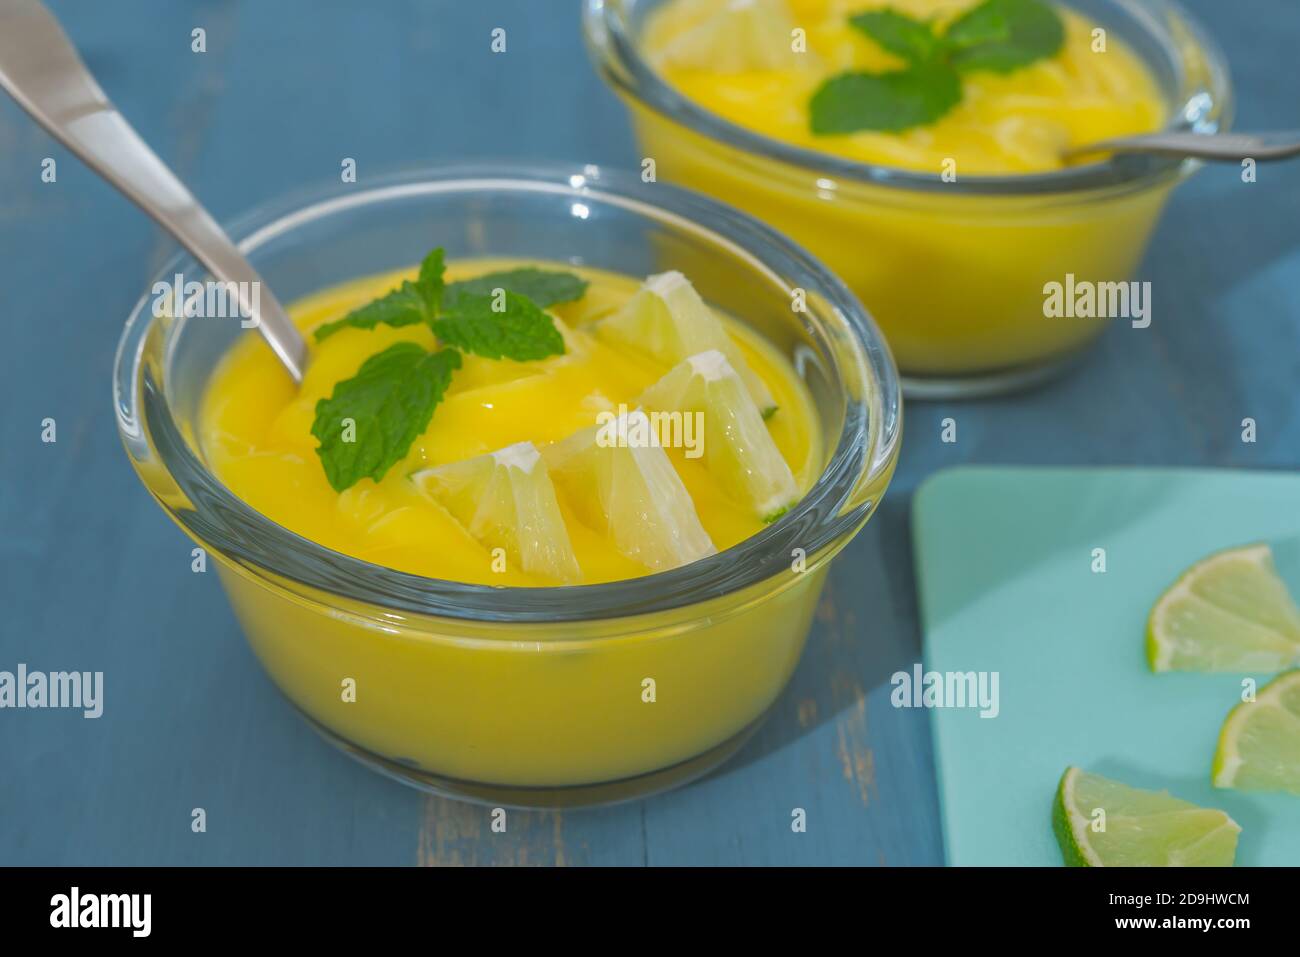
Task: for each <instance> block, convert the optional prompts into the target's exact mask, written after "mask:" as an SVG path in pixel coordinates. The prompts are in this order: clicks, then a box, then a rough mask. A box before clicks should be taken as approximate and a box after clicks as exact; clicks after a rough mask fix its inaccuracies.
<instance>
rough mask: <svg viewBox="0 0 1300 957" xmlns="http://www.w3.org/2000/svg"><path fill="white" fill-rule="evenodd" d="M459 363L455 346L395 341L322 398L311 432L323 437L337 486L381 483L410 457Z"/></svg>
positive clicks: (329, 473) (323, 456) (324, 456)
mask: <svg viewBox="0 0 1300 957" xmlns="http://www.w3.org/2000/svg"><path fill="white" fill-rule="evenodd" d="M459 368H460V353H459V352H457V351H456V350H455V349H442V350H440V351H438V352H430V351H428V350H427V349H425V348H424V347H423V346H420V345H418V344H416V343H414V342H396V343H394V344H393V345H391V346H389V347H388V348H387V349H385V350H384V351H383V352H379V353H376V354H375V355H373V356H371V357H370V358H369V359H367V360H366V361H365V362H364V363H362V364H361V369H360V370H359V371H358V372H357V374H356V375H355V376H353V377H352V378H351V379H345V380H344V381H342V382H340V383H338V385H336V386H334V392H333V394H332V395H331V396H330V397H329V398H328V399H321V400H320V401H319V402H317V403H316V421H315V422H313V423H312V427H311V434H312V435H314V436H316V438H318V439H320V447H319V448H317V449H316V454H317V455H319V456H320V460H321V464H322V465H323V466H324V467H325V477H326V478H328V479H329V483H330V485H332V486H333V487H334V490H335V491H336V492H342V491H343V490H345V489H348V488H351V487H352V486H353V485H355V484H356V483H357V482H359V481H360V480H361V479H363V478H366V477H369V478H372V479H374V480H375V481H376V482H377V481H379V480H380V479H381V478H383V477H384V473H385V472H387V471H388V470H389V468H391V467H392V465H393V464H394V463H396V462H399V461H401V460H402V459H403V458H405V456H406V453H407V452H409V451H410V449H411V443H412V442H414V441H415V439H416V437H417V436H418V435H420V433H422V432H423V431H424V430H425V429H426V428H428V426H429V419H430V418H432V417H433V410H434V408H436V407H437V405H438V403H439V402H441V401H442V397H443V394H444V393H445V392H446V391H447V386H448V385H450V384H451V374H452V372H454V371H455V370H456V369H459Z"/></svg>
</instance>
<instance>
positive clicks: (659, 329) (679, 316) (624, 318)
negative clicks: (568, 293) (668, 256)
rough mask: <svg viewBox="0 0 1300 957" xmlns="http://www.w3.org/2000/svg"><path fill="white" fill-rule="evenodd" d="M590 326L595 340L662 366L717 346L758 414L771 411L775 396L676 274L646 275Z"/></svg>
mask: <svg viewBox="0 0 1300 957" xmlns="http://www.w3.org/2000/svg"><path fill="white" fill-rule="evenodd" d="M595 328H596V335H597V336H598V337H599V338H601V339H604V340H605V341H607V342H611V343H614V344H616V345H620V346H622V347H624V348H626V349H630V350H633V351H635V352H644V353H648V354H649V355H650V356H651V357H652V358H654V359H656V360H658V361H659V362H662V363H663V364H664V365H676V364H677V363H679V362H681V361H683V360H684V359H686V358H688V357H690V356H693V355H697V354H698V353H701V352H707V351H708V350H710V349H717V350H718V351H720V352H721V353H722V354H723V355H725V356H726V357H727V361H728V362H730V363H731V367H732V368H733V369H735V370H736V372H737V373H739V374H740V377H741V379H743V380H744V382H745V386H746V388H748V389H749V394H750V396H751V397H752V398H753V400H754V404H755V405H757V406H758V408H759V411H760V412H762V414H763V418H765V419H766V418H768V417H769V416H771V415H772V413H774V412H775V411H776V399H774V398H773V397H772V393H771V391H770V390H769V389H768V387H767V384H766V383H764V382H763V380H762V379H761V378H759V377H758V375H756V374H755V373H754V371H753V370H752V369H750V368H749V365H748V364H747V363H746V362H745V359H744V357H743V356H742V355H741V354H740V349H738V348H737V347H736V344H735V343H734V342H732V341H731V337H730V336H728V335H727V330H726V329H724V328H723V326H722V322H721V320H719V319H718V317H717V316H715V315H714V314H713V310H712V309H710V308H709V307H708V306H707V305H706V304H705V302H704V300H703V299H701V298H700V294H699V293H698V292H696V291H695V287H694V286H692V285H691V284H690V281H689V280H687V278H686V277H685V276H683V275H682V274H681V273H679V272H665V273H660V274H659V275H657V276H651V277H650V278H649V279H647V280H646V281H645V284H644V285H642V287H641V288H640V289H638V290H637V291H636V292H635V293H634V294H633V295H632V298H631V299H629V300H628V301H627V302H626V303H624V304H623V307H622V308H621V309H619V310H618V312H616V313H614V314H613V315H612V316H608V317H607V318H605V319H602V320H600V321H599V322H598V323H596V327H595Z"/></svg>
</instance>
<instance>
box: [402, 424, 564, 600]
mask: <svg viewBox="0 0 1300 957" xmlns="http://www.w3.org/2000/svg"><path fill="white" fill-rule="evenodd" d="M411 481H412V482H414V483H415V486H416V487H417V488H418V489H419V490H420V491H421V492H423V493H424V494H425V495H427V496H428V497H429V498H431V499H433V500H434V501H436V502H437V503H438V504H440V505H441V506H443V508H445V509H447V511H448V512H450V513H451V514H452V516H453V517H454V518H455V519H456V520H457V521H458V522H460V523H461V525H463V526H464V527H465V530H466V531H468V532H469V533H470V534H471V535H472V536H474V538H475V539H477V540H478V541H479V542H480V543H481V544H483V545H484V546H486V547H487V548H501V549H504V551H505V554H506V558H507V560H508V561H511V562H514V563H515V564H516V566H517V567H519V568H522V569H523V570H524V571H525V572H527V573H528V574H530V575H539V576H541V577H543V578H548V579H551V580H553V581H558V582H563V583H572V582H577V581H579V580H580V579H581V578H582V572H581V571H580V570H579V568H578V559H577V557H576V556H575V555H574V554H573V546H572V545H571V544H569V531H568V529H567V528H566V527H565V525H564V518H563V517H562V516H561V515H560V505H559V502H558V501H557V500H556V498H555V487H554V486H553V485H552V484H551V477H550V474H549V473H548V472H547V469H546V463H545V461H544V460H543V459H542V456H541V454H540V453H539V452H538V451H537V447H536V446H534V445H533V444H532V443H531V442H520V443H518V444H516V445H509V446H506V447H505V448H504V449H499V450H498V451H496V452H489V453H488V454H487V455H479V456H475V457H474V458H472V459H465V460H463V461H460V462H451V463H449V464H447V465H438V466H435V467H434V468H429V469H422V470H421V471H419V472H415V473H413V474H412V475H411Z"/></svg>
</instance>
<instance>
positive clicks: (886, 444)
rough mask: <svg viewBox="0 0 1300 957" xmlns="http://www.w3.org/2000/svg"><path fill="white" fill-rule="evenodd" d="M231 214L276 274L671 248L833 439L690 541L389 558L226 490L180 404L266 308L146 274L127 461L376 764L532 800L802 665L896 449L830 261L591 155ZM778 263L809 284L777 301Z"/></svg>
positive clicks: (287, 675)
mask: <svg viewBox="0 0 1300 957" xmlns="http://www.w3.org/2000/svg"><path fill="white" fill-rule="evenodd" d="M230 232H231V236H232V238H233V239H234V240H235V242H236V243H237V244H238V245H239V247H240V249H241V250H242V251H243V252H244V254H245V255H246V256H248V257H249V259H250V260H251V262H252V264H253V266H254V267H255V268H256V269H257V270H258V272H259V273H260V274H261V275H262V277H263V278H264V279H265V281H266V282H267V283H268V284H269V285H270V287H271V288H273V289H274V290H275V292H276V293H277V295H278V296H279V297H280V298H281V299H282V300H284V301H290V302H291V301H293V300H295V299H297V298H299V297H301V296H303V295H305V294H308V293H312V292H315V291H318V290H320V289H322V288H325V287H327V286H331V285H334V284H337V283H340V282H343V281H346V280H348V279H352V278H357V277H360V276H365V275H370V274H374V273H380V272H385V271H390V270H394V269H400V268H403V267H407V266H409V265H411V263H412V260H413V258H415V257H416V256H418V255H419V251H423V250H425V249H427V248H429V247H431V246H434V245H441V246H444V247H445V248H446V250H447V255H448V257H449V258H452V259H457V258H475V259H478V258H502V257H507V258H520V259H549V260H565V261H568V262H571V263H573V264H581V265H587V266H593V267H597V268H600V269H605V270H611V271H614V272H620V273H625V274H629V275H632V276H635V277H643V276H645V275H646V274H649V273H652V272H659V271H663V270H668V269H681V270H682V271H683V272H685V273H686V274H688V275H689V276H690V277H691V278H692V280H693V281H694V282H695V284H696V286H697V288H699V290H700V292H701V293H702V294H703V295H704V296H705V297H706V298H707V299H709V300H710V301H711V302H712V303H713V304H714V305H715V306H716V307H718V308H721V309H723V310H725V311H726V312H728V313H729V314H730V315H732V316H735V317H737V318H738V319H740V320H741V321H744V322H747V323H750V324H752V325H753V326H754V328H756V329H757V330H758V331H759V332H760V333H762V334H763V335H764V336H765V337H766V338H767V339H768V340H769V341H770V342H771V343H772V344H774V345H775V346H776V347H777V348H779V349H780V350H781V351H782V352H783V353H784V354H785V355H786V356H787V357H789V359H790V360H791V362H792V363H793V364H794V366H795V368H796V370H797V371H798V373H799V375H800V376H801V377H802V379H803V380H804V382H805V383H806V385H807V386H808V389H809V391H810V393H811V394H812V396H813V399H814V403H815V406H816V414H817V419H818V426H819V428H820V429H821V430H822V433H823V437H824V440H825V441H824V447H825V449H826V453H825V464H824V468H823V470H822V472H821V475H820V478H819V479H818V480H817V481H816V483H815V485H814V486H813V487H812V489H811V490H810V491H809V493H808V494H807V495H806V496H805V498H804V499H803V500H802V501H801V502H800V503H799V504H798V505H797V506H795V507H794V508H793V509H791V510H790V512H789V513H787V514H786V515H785V516H784V517H782V518H781V519H780V520H779V521H777V522H775V523H773V524H772V525H770V526H768V527H767V528H766V529H764V530H763V531H762V532H761V533H759V534H758V535H755V536H754V537H752V538H750V539H748V540H746V541H744V542H742V543H740V544H739V545H737V546H735V547H733V548H730V549H727V550H725V551H723V552H721V553H720V554H718V555H716V556H713V557H710V558H707V559H704V560H702V561H698V562H695V563H693V564H690V565H687V566H684V567H681V568H677V569H674V570H672V571H668V572H663V573H659V574H654V575H648V576H646V577H644V578H637V579H632V580H628V581H621V582H613V583H608V584H596V585H579V586H569V587H556V588H501V587H491V586H483V585H468V584H463V583H458V582H452V581H441V580H436V579H430V578H422V577H420V576H417V575H411V574H406V573H402V572H398V571H394V570H392V569H388V568H383V567H380V566H378V565H373V564H370V563H367V562H364V561H360V560H358V559H355V558H351V557H349V556H347V555H343V554H340V553H337V552H333V551H330V550H327V549H325V548H323V547H321V546H319V545H316V544H314V543H313V542H311V541H308V540H306V539H304V538H302V537H300V536H298V535H296V534H294V533H292V532H290V531H288V530H287V529H285V528H283V527H281V526H279V525H277V524H276V523H275V522H272V521H271V520H269V519H268V518H266V517H265V516H263V515H261V514H259V513H258V512H256V511H254V510H253V509H252V508H251V507H250V506H248V505H246V504H245V503H244V502H243V501H241V500H239V499H238V498H236V497H235V496H234V495H233V494H231V492H230V491H229V490H227V489H226V488H225V487H224V486H223V485H222V483H221V482H220V480H219V479H217V478H216V477H215V476H214V475H213V474H212V473H211V472H210V471H209V469H208V467H207V466H206V465H205V462H204V450H203V449H202V448H201V447H200V445H199V442H198V440H197V439H196V436H197V435H198V434H199V431H198V429H197V427H196V423H197V420H198V418H197V417H198V412H199V407H200V402H201V400H202V397H203V393H204V389H205V386H206V384H207V382H208V380H209V377H210V375H211V373H212V371H213V369H214V366H215V365H216V363H217V362H218V361H219V360H220V359H221V358H222V356H223V355H225V354H226V352H227V351H228V350H229V348H230V347H231V345H232V344H233V343H234V342H235V340H236V338H237V337H238V336H240V335H256V332H255V331H250V330H243V329H242V328H241V324H240V322H239V321H238V320H237V319H227V320H221V319H211V318H181V319H174V318H172V317H170V316H169V315H166V314H164V315H163V316H161V317H155V316H154V315H153V312H154V311H155V310H153V309H151V308H150V300H149V297H148V296H146V297H145V298H142V299H141V301H140V303H139V304H138V305H137V306H136V308H135V310H134V311H133V312H132V314H131V316H130V318H129V319H128V320H127V323H126V329H125V331H124V332H123V335H122V340H121V343H120V345H119V348H118V353H117V359H116V366H115V370H114V402H115V405H116V411H117V419H118V426H119V429H120V431H121V435H122V439H123V442H124V443H125V446H126V451H127V454H128V455H129V456H130V458H131V462H132V464H133V465H134V466H135V468H136V471H137V473H138V474H139V476H140V479H141V481H143V482H144V484H145V486H146V487H147V488H148V489H149V491H150V492H151V493H152V494H153V496H154V498H155V499H156V500H157V501H158V503H159V505H161V506H162V508H163V510H164V511H166V512H167V514H169V515H170V516H171V517H172V518H173V519H174V520H175V521H176V522H177V523H178V524H179V525H180V526H181V528H182V529H184V530H185V531H186V532H187V533H188V534H189V535H190V536H191V537H192V538H193V539H194V541H195V542H196V543H197V544H198V545H199V546H201V547H202V548H204V549H205V550H206V551H207V553H208V555H209V556H211V557H213V558H214V559H215V565H216V566H217V569H218V573H219V576H220V579H221V582H222V584H223V586H224V588H225V590H226V593H227V595H228V596H229V598H230V601H231V604H232V605H233V607H234V610H235V613H236V615H237V617H238V619H239V621H240V624H241V625H242V627H243V630H244V632H245V634H246V636H247V638H248V641H249V643H250V644H251V646H252V648H253V650H254V651H255V652H256V654H257V656H258V658H259V659H260V661H261V663H262V665H263V666H264V667H265V669H266V670H267V672H268V673H269V674H270V676H271V678H272V679H273V680H274V681H275V683H276V684H277V685H278V686H279V688H280V689H281V690H282V691H283V692H284V694H285V695H286V696H287V697H288V698H289V700H290V701H291V702H293V704H294V705H295V706H296V707H297V708H298V709H299V710H300V711H301V712H302V713H303V714H304V715H305V716H306V717H307V719H308V720H309V721H310V722H311V723H312V724H313V725H314V726H315V727H316V728H317V729H318V730H319V731H321V733H322V734H324V735H325V736H326V737H327V738H328V739H329V740H331V741H332V742H334V743H335V744H337V745H338V746H340V747H341V748H343V749H344V750H346V751H347V752H348V753H350V754H352V755H354V756H355V757H357V758H359V759H360V760H362V761H363V762H365V763H366V764H369V765H370V766H372V767H374V768H376V769H378V770H381V771H383V772H386V773H388V774H390V775H392V776H394V777H396V778H398V779H400V780H403V781H406V782H408V783H411V784H414V785H417V786H421V787H424V788H426V789H430V790H433V791H436V792H438V793H442V794H447V795H451V796H455V797H461V798H467V799H472V800H479V801H484V802H489V803H493V804H502V805H512V806H530V807H545V806H559V805H574V804H590V803H605V802H610V801H616V800H620V799H625V798H632V797H639V796H642V795H644V794H646V793H649V792H652V791H655V790H659V789H663V788H667V787H671V786H675V785H677V784H680V783H682V782H684V781H686V780H689V779H691V778H693V777H696V776H698V775H700V774H703V773H705V772H706V771H708V770H709V769H711V768H712V767H714V766H715V765H717V764H718V763H719V762H721V761H723V760H725V759H726V758H727V757H728V756H729V755H731V754H732V753H733V752H734V751H735V750H736V749H737V748H739V746H740V745H741V744H742V743H743V742H744V740H745V739H746V737H747V736H748V734H749V733H750V732H751V731H752V730H753V729H754V728H755V727H756V726H757V724H758V722H759V721H760V719H761V718H762V716H763V715H764V713H765V712H766V711H767V710H768V708H769V706H770V705H771V704H772V702H773V701H774V700H775V699H776V697H777V695H778V694H780V692H781V689H782V688H783V687H784V686H785V684H786V682H787V680H788V679H789V677H790V675H791V673H792V672H793V670H794V667H795V664H796V662H797V661H798V659H799V655H800V652H801V650H802V647H803V643H804V640H805V637H806V636H807V633H808V629H809V625H810V622H811V620H812V616H813V610H814V608H815V606H816V603H817V598H818V594H819V592H820V590H821V587H822V582H823V580H824V578H825V574H826V568H827V563H828V562H829V561H830V559H831V558H832V557H833V556H835V554H836V553H838V552H839V551H840V549H842V548H843V547H844V546H845V545H846V544H847V543H848V542H849V540H850V539H851V538H852V537H853V536H854V535H855V534H856V533H857V532H858V530H859V529H861V527H862V526H863V524H864V523H865V522H866V521H867V519H868V517H869V516H870V515H871V514H872V512H873V511H874V509H875V507H876V505H877V503H878V502H879V500H880V496H881V495H882V493H883V492H884V490H885V487H886V485H887V484H888V482H889V479H890V476H891V474H892V472H893V468H894V462H895V459H896V457H897V453H898V443H899V434H900V428H901V407H900V390H899V385H898V381H897V375H896V372H895V369H894V365H893V361H892V359H891V358H890V355H889V352H888V350H887V348H886V346H885V344H884V341H883V340H882V338H881V336H880V334H879V332H878V331H877V330H876V328H875V326H874V325H873V323H872V321H871V319H870V317H869V316H868V315H867V314H866V312H865V311H864V310H863V308H862V306H861V305H860V304H859V302H858V301H857V300H856V299H855V298H854V297H853V295H852V294H851V293H850V292H849V291H848V290H847V289H846V288H845V287H844V286H843V284H841V283H840V281H839V280H838V279H836V278H835V276H833V275H832V274H831V273H829V272H828V271H827V270H826V269H825V268H824V267H823V266H821V265H820V264H819V263H818V262H817V261H816V260H814V259H812V258H811V257H809V256H808V255H807V254H806V253H805V252H803V251H802V250H800V249H799V248H797V247H796V246H794V245H793V244H791V243H790V242H789V241H788V240H786V239H784V238H782V237H781V236H779V235H778V234H776V233H775V232H773V231H772V230H770V229H768V228H767V227H765V226H763V225H761V224H759V223H757V222H755V221H754V220H752V219H750V218H749V217H747V216H745V215H743V214H741V213H738V212H736V211H734V210H731V209H728V208H726V207H724V206H722V205H719V204H717V203H715V202H713V201H711V200H708V199H706V198H704V197H700V196H696V195H693V194H690V193H687V192H684V191H681V190H678V189H675V188H673V187H671V186H666V185H662V184H645V183H642V182H640V181H639V180H637V179H635V178H624V177H619V176H611V175H610V174H608V173H607V172H605V171H604V170H601V169H597V168H595V167H590V166H588V167H584V168H567V167H563V168H561V167H547V168H539V167H530V168H527V169H499V170H484V169H482V168H474V169H472V170H468V169H447V170H429V171H420V172H415V173H411V174H406V175H402V176H395V177H391V178H389V179H386V180H383V181H380V182H379V183H378V184H377V185H374V186H369V187H366V188H355V187H347V186H342V187H340V186H335V187H334V188H332V189H330V190H327V191H325V192H323V193H319V194H317V195H314V196H306V197H302V198H298V199H295V200H292V201H290V202H288V203H281V204H277V205H276V206H275V207H274V208H267V209H260V210H258V211H256V212H254V213H253V214H252V215H250V216H248V217H247V218H245V219H243V220H241V221H239V222H238V223H236V224H234V225H233V226H231V228H230ZM413 251H416V252H415V253H414V254H413ZM177 273H181V274H184V275H186V276H188V277H191V278H193V277H197V276H203V275H204V271H203V270H202V269H201V267H199V266H198V265H197V264H196V263H195V262H194V261H193V260H192V259H191V258H190V257H188V256H186V255H181V256H178V257H176V258H175V259H174V260H173V261H172V262H170V263H168V264H167V265H166V266H164V267H163V268H162V270H161V271H160V273H159V276H158V277H157V278H158V280H159V281H160V282H163V283H169V282H171V277H173V276H174V275H176V274H177ZM796 290H803V291H804V293H805V294H806V302H807V308H806V310H805V311H801V312H800V311H795V310H794V309H792V307H791V303H792V301H793V300H794V299H796V298H798V297H797V296H796V295H795V291H796ZM647 679H650V680H651V681H652V682H653V684H652V685H651V684H649V683H648V682H647ZM349 687H351V688H352V689H354V692H353V693H351V694H350V693H348V688H349ZM651 687H653V689H654V693H653V694H649V693H647V689H648V688H651Z"/></svg>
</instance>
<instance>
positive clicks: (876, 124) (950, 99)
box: [809, 62, 961, 135]
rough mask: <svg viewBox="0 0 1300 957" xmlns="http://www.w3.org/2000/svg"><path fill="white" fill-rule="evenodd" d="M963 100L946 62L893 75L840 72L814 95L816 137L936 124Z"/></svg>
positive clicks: (954, 75) (813, 112) (956, 78)
mask: <svg viewBox="0 0 1300 957" xmlns="http://www.w3.org/2000/svg"><path fill="white" fill-rule="evenodd" d="M960 102H961V78H960V77H958V76H957V74H956V72H955V71H953V70H952V69H951V68H950V67H948V66H947V65H946V64H944V63H940V62H936V63H929V64H924V65H919V64H918V65H917V66H913V67H911V68H910V69H907V70H897V71H894V72H891V73H841V74H839V75H838V76H834V77H831V78H830V79H829V80H827V81H826V82H825V83H823V84H822V86H821V88H820V89H818V91H817V92H816V93H815V94H813V98H812V102H811V103H810V104H809V111H810V116H811V121H812V131H813V133H815V134H818V135H827V134H835V133H856V132H858V131H859V130H881V131H886V132H898V131H900V130H905V129H907V128H909V127H912V126H922V125H924V124H926V123H933V122H934V121H935V120H937V119H938V118H939V117H941V116H943V115H944V114H945V113H947V112H948V111H949V110H951V109H952V108H953V107H954V106H956V105H957V104H958V103H960Z"/></svg>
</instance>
